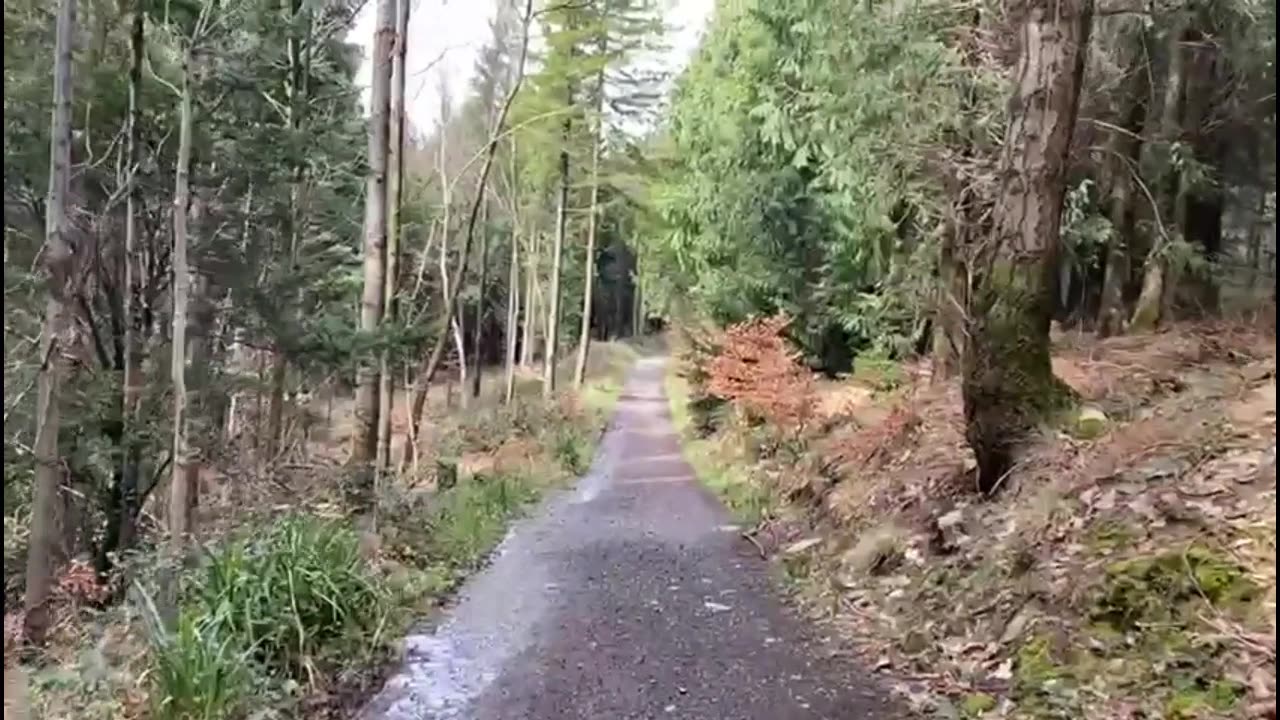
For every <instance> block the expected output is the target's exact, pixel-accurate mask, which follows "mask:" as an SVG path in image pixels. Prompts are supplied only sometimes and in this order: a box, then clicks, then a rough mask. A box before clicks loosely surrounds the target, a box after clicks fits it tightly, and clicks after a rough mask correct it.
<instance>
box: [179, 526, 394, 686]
mask: <svg viewBox="0 0 1280 720" xmlns="http://www.w3.org/2000/svg"><path fill="white" fill-rule="evenodd" d="M193 591H194V593H195V598H194V607H195V608H197V610H194V612H198V613H199V614H200V616H201V617H203V618H205V619H206V622H207V623H208V624H209V625H210V626H212V627H214V628H216V629H217V631H218V632H219V633H221V634H222V635H223V636H229V637H234V638H236V639H237V640H239V641H240V642H241V643H242V644H243V645H242V646H243V647H244V648H246V649H248V650H249V651H250V652H252V653H253V655H254V657H257V658H258V659H260V660H261V661H262V662H264V663H265V664H266V665H267V666H268V667H269V668H271V669H273V670H284V671H288V672H290V673H292V674H294V675H295V676H297V677H305V676H306V673H307V672H308V671H309V670H310V669H311V667H312V666H313V664H314V663H315V662H316V661H317V660H319V659H321V658H322V657H323V656H325V655H326V654H332V653H333V652H334V651H335V650H336V649H337V648H339V647H370V646H375V645H376V644H377V633H378V631H379V628H380V625H381V623H382V622H383V621H384V620H385V617H386V613H387V608H386V595H385V592H384V589H383V588H382V587H381V586H380V585H379V582H378V580H377V579H376V578H375V576H374V575H372V574H371V572H370V570H369V567H368V565H367V563H366V562H365V561H364V559H363V558H362V557H361V555H360V543H359V539H358V537H357V535H356V533H355V531H353V530H351V529H350V528H348V527H346V526H345V525H343V524H341V523H338V522H334V521H327V520H320V519H316V518H314V517H308V516H303V515H297V516H290V517H285V518H282V519H281V520H278V521H276V522H274V523H273V524H272V525H271V527H270V528H269V529H267V531H266V532H265V533H264V534H262V535H261V536H260V537H250V538H245V539H242V540H235V541H232V542H229V543H227V544H226V545H225V546H224V547H222V548H220V549H219V550H217V551H216V552H214V553H213V554H212V555H211V556H210V557H209V558H208V564H207V566H206V568H205V572H204V578H203V582H202V583H201V584H200V586H199V587H197V588H193Z"/></svg>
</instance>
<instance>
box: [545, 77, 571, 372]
mask: <svg viewBox="0 0 1280 720" xmlns="http://www.w3.org/2000/svg"><path fill="white" fill-rule="evenodd" d="M568 105H569V106H572V105H573V95H572V93H570V96H569V102H568ZM569 130H570V124H569V120H568V119H566V120H565V121H564V134H563V136H562V138H561V142H562V143H563V145H562V146H561V147H560V190H559V193H558V198H557V201H556V235H555V240H554V241H553V242H552V244H551V288H550V291H549V292H550V298H549V299H548V301H547V336H546V348H545V350H544V352H543V361H542V396H543V397H551V396H552V395H553V394H555V391H556V349H557V346H558V345H559V344H560V343H559V339H560V265H561V256H562V255H564V235H565V229H566V226H567V224H568V219H569V218H568V216H569Z"/></svg>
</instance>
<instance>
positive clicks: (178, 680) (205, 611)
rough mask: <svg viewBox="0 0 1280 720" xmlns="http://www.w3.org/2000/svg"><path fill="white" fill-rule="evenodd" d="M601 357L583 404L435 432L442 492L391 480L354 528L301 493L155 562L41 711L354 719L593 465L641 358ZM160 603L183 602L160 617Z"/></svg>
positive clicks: (482, 415) (547, 406) (55, 672)
mask: <svg viewBox="0 0 1280 720" xmlns="http://www.w3.org/2000/svg"><path fill="white" fill-rule="evenodd" d="M597 348H598V350H597V351H596V352H594V353H593V356H594V357H597V359H596V360H595V361H594V362H595V366H594V367H592V368H589V373H590V375H589V377H591V378H593V379H592V380H591V381H590V382H589V383H588V384H587V385H586V386H584V387H583V389H582V391H581V392H580V393H572V392H565V393H562V394H560V395H559V396H558V397H557V398H556V399H555V400H553V401H550V402H547V401H544V400H542V399H541V398H540V397H538V396H537V393H526V394H523V395H520V396H518V397H517V398H516V401H515V402H513V403H512V404H510V405H490V406H487V407H484V406H482V407H477V408H474V409H472V410H471V411H464V412H455V413H453V414H451V415H449V416H446V417H444V418H439V419H437V429H438V431H439V435H438V437H437V438H436V441H435V443H434V445H433V447H432V453H431V455H432V456H433V457H432V459H431V460H430V461H428V462H427V463H426V465H427V466H428V467H431V468H433V471H432V474H433V475H434V479H435V480H436V481H437V482H439V483H440V484H438V485H436V486H434V487H427V488H423V487H422V486H421V484H420V483H421V480H422V478H420V477H410V476H406V477H403V478H392V479H390V480H389V481H386V482H384V483H383V484H382V485H381V487H380V490H379V494H378V498H377V507H376V512H375V513H374V516H376V517H362V518H358V519H357V518H349V517H344V516H343V515H342V513H341V512H340V511H339V508H340V505H338V504H336V503H335V502H334V501H333V499H332V498H329V497H316V498H295V499H294V502H291V503H288V504H287V505H285V506H284V507H288V508H289V509H288V510H287V511H286V512H284V513H283V514H275V513H273V512H266V513H261V514H259V513H255V512H250V511H248V510H246V512H245V513H244V515H243V517H242V519H241V522H240V523H239V524H238V529H237V530H235V531H233V532H232V533H231V534H228V535H223V536H220V537H213V538H210V540H209V542H208V544H207V545H206V546H205V547H204V548H203V549H201V550H200V551H199V552H198V553H197V556H196V557H195V558H193V560H192V562H190V563H189V564H188V567H187V568H186V569H185V570H184V571H183V572H182V573H181V574H180V576H179V580H177V581H175V580H174V578H173V574H172V572H170V573H169V574H165V573H163V572H159V571H158V567H159V566H158V565H155V566H153V565H152V564H149V561H148V560H146V559H145V558H144V559H140V561H139V563H138V564H137V566H136V568H135V569H136V577H135V578H134V579H133V581H132V582H131V583H130V585H129V590H128V592H127V596H128V601H127V602H125V603H123V604H121V605H117V606H107V607H106V608H105V609H102V610H98V609H95V608H93V607H92V606H90V605H87V604H84V603H78V604H76V605H74V606H67V607H64V608H63V609H62V613H63V616H64V617H65V618H66V621H65V622H64V623H63V624H62V627H64V628H68V629H74V630H75V632H76V633H78V634H79V636H78V637H69V638H66V639H64V640H61V641H60V643H61V645H62V646H64V647H68V648H75V647H76V646H77V645H83V644H85V643H90V646H89V647H84V648H82V649H80V650H77V651H76V652H77V653H78V656H77V657H74V658H71V657H48V658H46V662H45V663H44V664H43V665H42V666H24V667H23V668H21V672H22V673H23V674H24V676H25V674H29V675H30V683H29V684H30V687H31V693H30V694H31V698H30V700H31V706H32V710H33V711H34V715H35V716H36V717H45V718H66V719H67V720H71V719H72V718H74V719H75V720H82V719H83V720H98V719H99V718H100V719H101V720H107V719H108V718H110V719H111V720H115V719H116V718H125V717H130V718H132V717H142V716H145V717H149V718H154V719H155V720H215V719H217V720H222V719H227V720H237V719H243V718H250V717H251V718H254V720H269V719H271V718H290V717H307V718H333V717H349V716H351V715H352V714H353V712H354V707H353V706H352V703H358V702H359V699H360V698H361V697H364V696H366V695H367V694H368V693H369V692H371V691H372V690H373V689H374V688H375V687H376V685H377V682H378V681H379V679H380V677H381V675H382V673H383V672H384V671H385V669H386V667H387V666H388V662H389V661H390V660H391V659H392V654H393V652H392V651H393V647H394V645H395V643H396V642H397V641H398V640H399V638H400V637H401V636H402V635H403V633H404V631H405V630H406V629H407V628H408V626H409V624H410V623H411V622H414V621H418V620H420V619H421V618H422V617H423V615H424V614H427V613H430V612H431V610H432V608H433V607H434V606H436V605H438V604H439V603H440V602H441V601H442V599H443V598H444V596H445V595H446V594H447V593H448V592H449V591H451V590H452V589H453V588H454V587H456V586H457V585H458V583H460V582H461V581H462V580H463V579H465V578H466V577H467V576H468V575H469V574H470V573H472V572H474V571H476V570H477V569H479V568H480V567H481V566H482V564H483V563H484V560H485V558H486V557H487V555H488V554H489V552H490V551H491V550H492V549H493V548H494V547H495V546H496V545H497V544H498V543H499V541H500V540H501V539H502V537H503V535H504V533H505V532H506V528H507V526H508V525H509V523H510V522H511V521H512V520H513V519H514V518H516V517H518V516H519V515H520V514H522V513H523V512H524V511H525V509H526V508H527V507H529V506H530V504H531V503H533V502H534V501H536V500H537V499H538V498H539V497H541V495H542V494H543V493H544V492H545V491H546V490H548V489H549V488H551V487H554V486H555V485H557V484H559V483H562V482H564V481H566V480H568V479H570V478H572V477H575V476H577V475H579V474H581V473H582V472H584V471H585V470H586V469H587V467H588V466H589V464H590V462H591V458H592V456H593V454H594V447H595V443H596V441H597V439H598V438H599V435H600V431H601V430H602V429H603V427H604V424H605V420H606V418H607V416H608V413H609V412H610V410H611V409H612V405H613V403H614V401H616V399H617V398H618V396H619V394H620V393H621V388H622V375H623V373H624V372H625V370H626V368H627V367H629V365H630V363H631V361H632V360H633V359H634V357H635V352H634V351H633V350H631V349H630V348H625V347H620V346H616V344H607V343H601V344H599V345H598V346H597ZM515 450H519V452H515ZM508 451H512V452H508ZM475 455H488V456H493V457H495V458H498V460H499V462H498V463H497V464H493V465H491V466H489V467H486V468H485V469H482V470H476V469H468V468H466V467H463V466H462V465H461V464H460V463H459V459H460V458H462V457H464V456H475ZM507 456H510V457H507ZM504 457H505V458H507V459H505V460H504V459H503V458H504ZM446 470H447V472H446ZM446 478H447V479H448V481H449V482H447V483H445V482H443V481H444V480H445V479H446ZM332 485H333V487H337V483H336V482H335V483H333V484H332ZM371 521H372V522H371ZM157 557H158V556H157ZM157 578H168V580H167V581H166V582H161V581H158V580H157ZM175 582H176V585H171V584H172V583H175ZM172 587H176V588H177V591H176V592H171V590H172ZM157 598H173V599H174V601H175V602H176V607H174V609H173V611H171V612H166V613H162V612H160V611H159V610H157V604H161V605H163V604H165V603H157ZM166 602H168V601H167V600H166ZM162 615H163V616H164V617H162ZM169 615H172V617H168V616H169ZM95 637H96V638H97V639H94V638H95ZM6 677H8V673H7V674H6ZM139 678H141V679H139ZM8 692H9V690H8V686H7V685H6V694H8Z"/></svg>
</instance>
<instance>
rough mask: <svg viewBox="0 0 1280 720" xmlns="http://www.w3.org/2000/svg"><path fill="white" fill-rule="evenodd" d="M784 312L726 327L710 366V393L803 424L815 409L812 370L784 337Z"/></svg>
mask: <svg viewBox="0 0 1280 720" xmlns="http://www.w3.org/2000/svg"><path fill="white" fill-rule="evenodd" d="M790 322H791V318H789V317H787V316H785V315H777V316H774V317H771V318H759V319H755V320H749V321H747V322H744V323H739V324H737V325H734V326H732V327H730V328H729V329H728V330H726V331H725V334H724V338H723V343H722V344H721V346H720V352H719V353H718V354H717V355H716V356H715V357H714V358H713V359H712V360H711V363H710V365H709V366H708V368H707V374H708V382H707V389H708V391H710V392H711V394H713V395H716V396H717V397H722V398H724V399H726V400H730V401H732V402H734V403H736V404H737V405H738V406H739V407H741V408H742V409H743V410H745V411H746V412H747V413H748V414H750V415H753V416H755V417H759V418H762V419H764V420H766V421H768V422H770V423H772V424H774V425H776V426H778V427H781V428H785V429H800V428H803V427H804V426H805V424H806V423H807V422H808V420H809V418H810V416H811V414H812V411H813V387H812V386H813V379H812V374H811V373H810V372H809V371H808V370H807V369H806V368H805V367H804V366H803V365H802V364H801V363H800V353H799V352H797V351H796V350H795V348H794V347H793V346H792V345H791V343H790V342H789V341H788V340H787V339H786V338H785V337H783V331H784V330H786V328H787V325H789V324H790Z"/></svg>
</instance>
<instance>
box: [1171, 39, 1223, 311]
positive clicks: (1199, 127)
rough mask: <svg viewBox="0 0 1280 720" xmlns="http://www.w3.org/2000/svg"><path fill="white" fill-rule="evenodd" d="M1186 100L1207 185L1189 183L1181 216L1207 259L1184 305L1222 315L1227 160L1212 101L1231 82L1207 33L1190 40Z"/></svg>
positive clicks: (1190, 134)
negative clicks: (1221, 263)
mask: <svg viewBox="0 0 1280 720" xmlns="http://www.w3.org/2000/svg"><path fill="white" fill-rule="evenodd" d="M1188 40H1189V42H1188V43H1187V45H1188V58H1187V69H1186V73H1185V74H1186V89H1185V92H1186V97H1185V100H1184V105H1183V111H1182V113H1183V114H1182V121H1181V130H1182V132H1181V136H1182V138H1183V139H1184V142H1185V143H1186V145H1187V146H1189V147H1190V149H1191V151H1192V153H1193V156H1194V158H1195V160H1196V162H1197V163H1199V164H1200V166H1201V167H1202V168H1203V169H1204V172H1206V173H1207V174H1208V177H1207V181H1202V182H1198V183H1195V184H1194V186H1192V184H1191V183H1188V187H1187V188H1186V200H1185V205H1184V206H1183V213H1184V214H1183V216H1182V217H1181V218H1179V221H1180V225H1179V228H1180V229H1181V230H1182V236H1183V237H1184V238H1185V239H1186V240H1187V242H1188V243H1189V244H1190V246H1191V248H1193V249H1194V250H1195V251H1196V252H1197V253H1198V254H1199V255H1200V256H1201V258H1202V259H1203V260H1204V261H1205V262H1204V263H1201V264H1198V265H1196V266H1193V267H1191V268H1189V270H1190V272H1187V273H1186V274H1187V276H1188V280H1190V282H1188V283H1184V286H1185V287H1184V288H1180V289H1185V290H1186V291H1188V292H1185V293H1183V294H1182V295H1183V297H1182V299H1183V300H1184V301H1185V302H1184V303H1183V305H1184V306H1188V307H1191V308H1194V310H1195V311H1196V314H1198V315H1200V316H1206V315H1213V314H1215V313H1217V312H1218V307H1219V304H1220V298H1219V288H1218V278H1217V277H1216V275H1215V273H1216V271H1217V269H1218V268H1217V261H1218V259H1219V257H1220V255H1221V253H1222V212H1223V209H1224V197H1223V191H1222V187H1223V183H1222V180H1221V176H1220V172H1221V168H1222V166H1223V161H1224V157H1223V155H1224V152H1223V150H1224V146H1223V142H1222V141H1221V131H1220V130H1217V129H1214V128H1212V127H1211V125H1212V124H1213V123H1212V117H1213V113H1214V109H1213V107H1212V104H1213V102H1214V101H1215V99H1216V96H1217V94H1218V93H1219V91H1220V90H1221V88H1222V87H1223V86H1225V85H1228V84H1229V83H1230V82H1231V79H1230V78H1229V77H1227V76H1226V73H1225V72H1224V65H1225V64H1224V63H1223V62H1222V60H1221V58H1220V57H1219V46H1218V43H1217V42H1215V41H1213V40H1212V39H1211V38H1208V37H1206V36H1205V34H1204V33H1203V32H1200V31H1198V30H1192V31H1191V32H1190V34H1189V37H1188Z"/></svg>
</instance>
